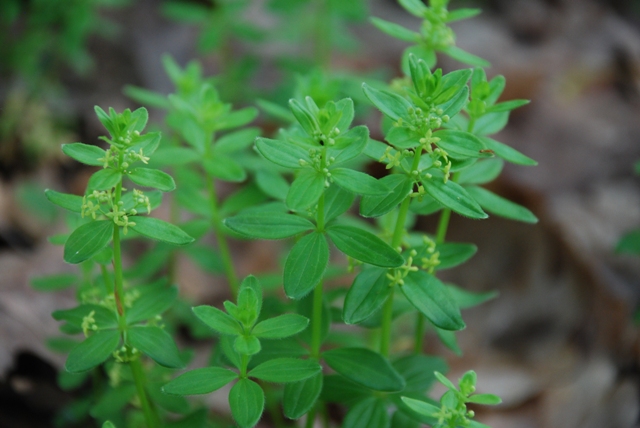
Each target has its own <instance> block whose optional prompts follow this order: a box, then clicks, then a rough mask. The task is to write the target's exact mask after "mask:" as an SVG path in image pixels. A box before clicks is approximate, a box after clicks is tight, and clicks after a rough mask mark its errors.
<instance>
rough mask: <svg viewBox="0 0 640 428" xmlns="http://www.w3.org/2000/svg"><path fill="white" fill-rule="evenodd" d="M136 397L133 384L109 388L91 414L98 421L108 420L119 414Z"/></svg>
mask: <svg viewBox="0 0 640 428" xmlns="http://www.w3.org/2000/svg"><path fill="white" fill-rule="evenodd" d="M135 395H136V386H135V385H133V384H124V385H118V386H116V387H114V388H109V389H107V390H106V391H103V392H102V394H101V396H100V398H99V399H98V402H97V403H96V404H95V405H94V406H93V407H92V408H91V411H90V414H91V416H92V417H94V418H96V419H106V418H108V417H110V416H113V415H114V414H118V413H120V412H122V409H123V408H124V406H126V405H127V404H128V403H129V401H130V400H131V399H132V398H133V397H134V396H135Z"/></svg>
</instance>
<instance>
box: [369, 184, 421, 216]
mask: <svg viewBox="0 0 640 428" xmlns="http://www.w3.org/2000/svg"><path fill="white" fill-rule="evenodd" d="M380 182H381V183H382V184H384V185H385V186H387V187H388V188H389V192H388V193H387V194H386V195H375V196H369V195H365V196H363V197H362V200H361V201H360V214H361V215H362V216H364V217H379V216H381V215H384V214H387V213H388V212H389V211H391V210H392V209H394V208H395V207H397V206H398V204H400V203H401V202H402V201H403V200H404V199H405V198H406V197H407V196H409V194H410V193H411V189H412V188H413V180H412V179H411V178H409V177H407V176H406V175H403V174H391V175H387V176H386V177H383V178H381V179H380Z"/></svg>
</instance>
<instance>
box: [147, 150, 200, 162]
mask: <svg viewBox="0 0 640 428" xmlns="http://www.w3.org/2000/svg"><path fill="white" fill-rule="evenodd" d="M197 160H200V154H199V153H198V152H196V151H195V150H193V149H190V148H189V147H161V148H159V149H158V150H157V151H156V152H155V153H154V154H153V159H152V162H153V165H154V166H173V167H175V166H182V165H186V164H189V163H192V162H195V161H197Z"/></svg>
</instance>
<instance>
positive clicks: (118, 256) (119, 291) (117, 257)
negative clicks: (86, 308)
mask: <svg viewBox="0 0 640 428" xmlns="http://www.w3.org/2000/svg"><path fill="white" fill-rule="evenodd" d="M121 196H122V181H120V182H119V183H118V184H117V186H116V194H115V197H114V210H118V209H120V206H119V204H118V202H120V198H121ZM113 276H114V281H115V287H114V290H113V296H114V298H115V301H116V308H117V310H118V316H119V319H120V320H121V322H120V325H121V327H123V326H124V325H123V321H124V281H123V278H122V250H121V246H120V226H118V225H117V224H115V223H113Z"/></svg>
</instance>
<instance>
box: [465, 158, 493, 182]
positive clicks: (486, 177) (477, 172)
mask: <svg viewBox="0 0 640 428" xmlns="http://www.w3.org/2000/svg"><path fill="white" fill-rule="evenodd" d="M503 167H504V162H503V160H502V159H485V160H481V161H479V162H476V163H475V164H473V165H471V166H470V167H469V168H465V169H463V170H462V171H460V174H459V175H458V180H457V182H458V184H485V183H489V182H491V181H493V180H494V179H495V178H496V177H498V175H500V172H501V171H502V168H503Z"/></svg>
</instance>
